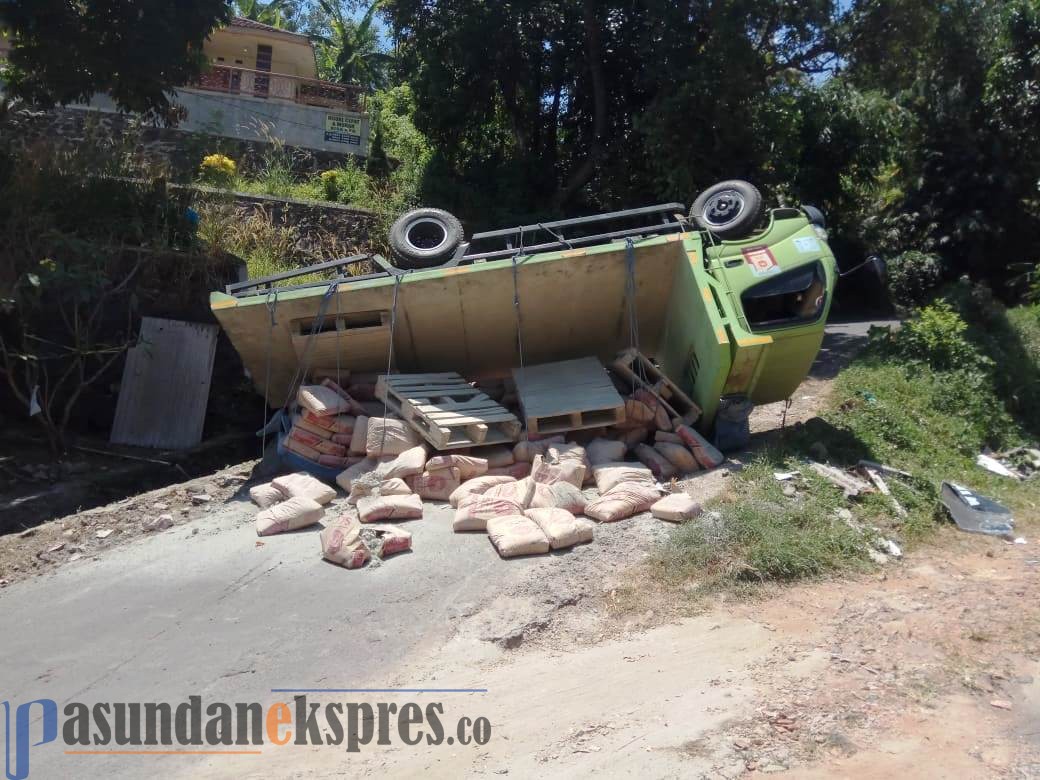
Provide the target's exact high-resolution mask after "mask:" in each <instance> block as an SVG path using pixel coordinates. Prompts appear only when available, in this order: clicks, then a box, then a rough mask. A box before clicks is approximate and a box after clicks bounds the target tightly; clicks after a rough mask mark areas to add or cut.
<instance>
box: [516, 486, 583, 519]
mask: <svg viewBox="0 0 1040 780" xmlns="http://www.w3.org/2000/svg"><path fill="white" fill-rule="evenodd" d="M586 503H587V499H586V498H585V494H584V493H582V492H581V490H579V489H578V488H576V487H574V485H572V484H571V483H569V482H556V483H554V484H552V485H541V484H539V483H537V482H536V483H535V486H534V495H533V496H532V497H531V501H530V502H529V503H528V505H527V506H528V508H530V509H548V508H556V509H566V510H567V511H568V512H570V513H571V514H575V515H580V514H582V513H583V512H584V511H585V504H586Z"/></svg>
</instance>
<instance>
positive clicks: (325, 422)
mask: <svg viewBox="0 0 1040 780" xmlns="http://www.w3.org/2000/svg"><path fill="white" fill-rule="evenodd" d="M302 419H303V421H304V422H305V423H307V425H312V426H315V427H318V428H323V429H324V430H326V431H328V432H329V435H330V436H331V435H333V434H337V433H339V434H344V433H345V434H347V435H348V436H349V435H350V433H351V432H352V431H353V430H354V417H353V416H352V415H349V414H338V415H334V416H332V415H330V416H326V417H323V416H321V415H319V414H315V413H314V412H312V411H310V410H307V409H305V410H304V412H303V417H302Z"/></svg>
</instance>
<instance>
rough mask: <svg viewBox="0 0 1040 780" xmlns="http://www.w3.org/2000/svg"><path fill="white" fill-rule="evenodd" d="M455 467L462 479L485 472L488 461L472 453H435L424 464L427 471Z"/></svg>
mask: <svg viewBox="0 0 1040 780" xmlns="http://www.w3.org/2000/svg"><path fill="white" fill-rule="evenodd" d="M450 468H456V469H458V470H459V475H460V476H461V477H462V479H463V480H467V479H473V478H474V477H479V476H481V475H483V474H486V473H487V470H488V462H487V461H486V460H484V458H475V457H473V456H472V455H437V456H435V457H433V458H430V460H429V461H428V462H427V464H426V470H427V471H437V470H438V469H450Z"/></svg>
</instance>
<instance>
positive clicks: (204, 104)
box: [81, 87, 369, 157]
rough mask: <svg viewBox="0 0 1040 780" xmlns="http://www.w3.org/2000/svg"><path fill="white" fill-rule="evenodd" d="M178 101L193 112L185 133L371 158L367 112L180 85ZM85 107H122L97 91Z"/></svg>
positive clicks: (108, 109)
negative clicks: (338, 109)
mask: <svg viewBox="0 0 1040 780" xmlns="http://www.w3.org/2000/svg"><path fill="white" fill-rule="evenodd" d="M172 99H173V100H174V101H175V102H176V103H178V104H180V105H182V106H184V108H185V110H186V111H187V117H186V118H185V119H184V120H183V121H181V123H180V124H179V125H178V126H177V127H178V129H179V130H182V131H185V132H190V133H202V134H205V135H216V136H224V137H226V138H238V139H240V140H244V141H270V140H278V141H281V142H282V143H284V144H286V145H287V146H295V147H299V148H301V149H314V150H318V151H323V152H336V153H339V154H351V155H355V156H360V157H366V156H368V134H369V118H368V116H367V115H364V114H358V113H355V112H350V111H337V110H334V109H331V108H321V107H317V106H302V105H299V104H297V103H289V102H286V101H282V100H265V99H264V98H257V97H252V96H247V95H229V94H223V93H220V92H206V91H203V90H197V89H189V88H187V87H182V88H181V89H178V90H177V94H176V95H175V96H173V97H172ZM81 107H83V108H92V109H96V110H98V111H102V112H108V113H116V112H117V111H118V109H117V108H116V106H115V104H114V103H113V102H112V100H111V98H109V97H108V96H107V95H95V96H94V98H93V99H91V101H90V103H88V104H85V105H83V106H81Z"/></svg>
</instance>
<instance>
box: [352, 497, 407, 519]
mask: <svg viewBox="0 0 1040 780" xmlns="http://www.w3.org/2000/svg"><path fill="white" fill-rule="evenodd" d="M357 509H358V516H359V517H360V518H361V522H362V523H377V522H379V521H380V520H417V519H419V518H420V517H422V514H423V505H422V499H421V498H419V496H417V495H415V494H414V493H410V494H408V495H406V496H366V497H365V498H362V499H359V500H358V503H357Z"/></svg>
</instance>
